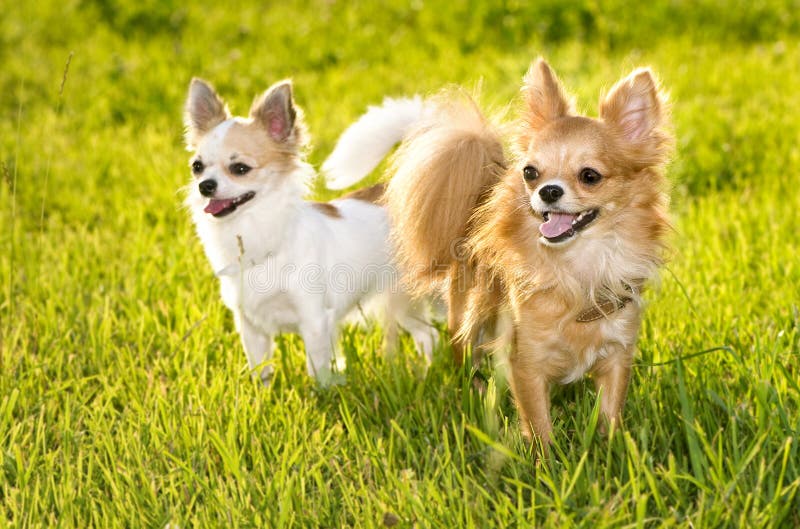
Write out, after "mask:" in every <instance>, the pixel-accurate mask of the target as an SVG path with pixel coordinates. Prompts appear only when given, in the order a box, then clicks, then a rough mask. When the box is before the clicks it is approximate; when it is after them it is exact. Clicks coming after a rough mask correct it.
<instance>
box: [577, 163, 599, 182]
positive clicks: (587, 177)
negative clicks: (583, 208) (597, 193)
mask: <svg viewBox="0 0 800 529" xmlns="http://www.w3.org/2000/svg"><path fill="white" fill-rule="evenodd" d="M578 179H579V180H580V181H581V182H583V183H584V184H588V185H590V186H593V185H595V184H597V183H599V182H600V180H602V179H603V175H601V174H600V173H598V172H597V171H595V170H594V169H592V168H591V167H584V168H583V169H581V172H580V174H578Z"/></svg>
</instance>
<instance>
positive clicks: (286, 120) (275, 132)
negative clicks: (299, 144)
mask: <svg viewBox="0 0 800 529" xmlns="http://www.w3.org/2000/svg"><path fill="white" fill-rule="evenodd" d="M250 117H252V118H253V119H254V120H256V121H258V122H260V123H261V125H262V126H263V127H264V130H266V131H267V133H268V134H269V136H270V137H271V138H272V139H273V140H275V141H277V142H285V141H287V140H289V139H290V138H291V137H292V136H293V134H292V133H293V132H294V131H295V124H296V120H297V109H296V108H295V106H294V102H293V101H292V82H291V81H288V80H286V81H280V82H277V83H275V84H274V85H272V86H271V87H270V88H269V89H268V90H267V91H266V92H264V93H263V94H262V95H261V96H260V97H258V98H256V100H255V101H253V106H252V107H251V108H250Z"/></svg>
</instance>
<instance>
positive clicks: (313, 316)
mask: <svg viewBox="0 0 800 529" xmlns="http://www.w3.org/2000/svg"><path fill="white" fill-rule="evenodd" d="M403 105H404V106H403ZM419 105H420V102H419V101H417V102H415V101H413V100H407V101H405V100H404V101H402V102H398V103H397V104H396V105H395V106H394V107H393V106H391V105H390V104H389V103H387V108H390V109H391V111H392V113H393V115H395V116H396V115H397V113H398V112H397V111H398V108H399V107H401V106H402V107H403V109H404V110H403V111H404V112H405V114H406V115H407V117H406V118H403V117H402V116H401V119H400V120H399V121H398V120H397V119H396V120H395V127H394V129H393V130H391V131H389V130H388V129H387V130H384V134H386V135H387V136H386V141H389V142H390V143H393V142H397V141H399V139H400V138H401V137H402V135H403V132H404V127H405V126H406V124H407V122H409V121H411V120H413V119H416V117H417V114H418V111H419ZM184 120H185V126H186V145H187V148H188V150H190V151H192V152H193V154H192V156H191V159H190V162H189V166H190V169H191V172H192V175H193V176H192V181H191V183H190V184H189V186H188V195H187V198H186V202H185V203H186V206H187V207H188V209H189V211H190V213H191V217H192V219H193V221H194V224H195V227H196V231H197V235H198V236H199V238H200V240H201V241H202V244H203V247H204V249H205V253H206V256H207V257H208V260H209V262H210V263H211V266H212V268H213V271H214V272H215V274H216V276H217V277H218V278H219V282H220V287H221V294H222V300H223V302H224V303H225V305H226V306H227V307H228V308H229V309H230V310H231V311H232V313H233V319H234V323H235V325H236V329H237V330H238V332H239V334H240V336H241V341H242V345H243V346H244V350H245V352H246V354H247V360H248V363H249V366H250V369H251V370H252V372H253V374H254V376H259V377H260V378H261V380H262V381H264V383H265V384H266V383H268V381H269V380H270V377H271V375H272V372H273V367H272V365H271V364H270V363H269V360H270V358H271V355H272V350H273V338H274V336H275V334H276V333H280V332H294V333H299V334H300V335H301V336H302V338H303V341H304V344H305V349H306V367H307V371H308V373H309V375H312V376H316V377H317V378H318V379H320V380H324V379H325V378H326V377H328V376H329V374H330V371H331V361H332V359H333V356H334V354H333V353H334V345H335V344H336V341H337V328H338V324H339V322H341V321H342V319H343V318H345V317H346V316H347V315H348V314H349V313H351V312H353V311H354V310H355V309H362V308H363V307H364V306H365V303H367V302H369V301H370V300H373V301H372V304H373V305H375V304H377V305H378V306H379V307H380V310H381V311H382V312H383V315H384V316H385V318H386V319H387V326H388V329H387V336H388V338H387V341H391V340H392V339H393V337H394V336H396V334H397V331H398V326H399V327H401V328H403V329H405V330H407V331H409V332H410V334H411V335H412V337H413V338H414V340H415V342H416V343H417V345H418V346H419V348H420V350H421V351H422V352H423V353H425V354H426V355H427V356H428V357H429V358H430V355H431V353H432V350H433V348H434V346H435V343H436V338H437V331H436V329H435V328H434V327H433V326H432V324H431V321H430V316H429V314H428V312H427V309H426V307H425V305H424V304H420V303H418V302H412V300H411V298H410V297H409V295H408V293H407V292H405V291H403V290H402V289H398V288H397V283H398V281H397V276H396V268H395V266H394V264H393V248H392V247H391V244H390V242H389V233H390V225H389V219H388V215H387V211H386V210H385V208H383V207H382V206H380V205H378V204H377V200H378V198H379V197H380V196H381V195H382V193H383V186H382V185H377V186H373V187H371V188H366V189H361V190H358V191H355V192H353V193H350V194H348V195H345V196H343V197H341V198H340V199H338V200H333V201H331V202H313V201H306V200H304V198H303V196H304V194H305V193H306V184H307V183H308V182H310V181H311V180H312V179H313V178H315V176H316V174H315V171H314V169H313V168H312V167H311V166H310V165H309V164H308V163H306V162H305V161H304V149H305V146H306V142H307V133H306V128H305V126H304V124H303V114H302V111H301V110H300V108H298V107H297V106H296V105H295V103H294V101H293V96H292V84H291V82H290V81H281V82H278V83H276V84H274V85H273V86H271V87H270V88H269V89H268V90H267V91H266V92H264V93H263V94H262V95H261V96H260V97H258V98H256V100H255V101H254V103H253V105H252V107H251V109H250V114H249V117H247V118H242V117H232V116H231V114H230V112H229V111H228V108H227V106H226V105H225V103H224V102H223V101H222V99H221V98H220V97H219V96H218V95H217V93H216V92H215V91H214V89H213V87H212V86H211V85H210V84H208V83H207V82H205V81H203V80H200V79H193V80H192V81H191V84H190V86H189V93H188V97H187V100H186V105H185V113H184ZM367 304H368V303H367Z"/></svg>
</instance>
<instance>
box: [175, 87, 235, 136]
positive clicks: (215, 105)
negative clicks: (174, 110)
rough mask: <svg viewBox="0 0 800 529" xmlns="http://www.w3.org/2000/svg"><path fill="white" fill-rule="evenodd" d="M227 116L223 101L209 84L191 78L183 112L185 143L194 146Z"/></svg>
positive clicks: (228, 114)
mask: <svg viewBox="0 0 800 529" xmlns="http://www.w3.org/2000/svg"><path fill="white" fill-rule="evenodd" d="M229 117H230V113H229V112H228V109H227V107H226V106H225V103H224V102H223V101H222V99H220V97H219V96H218V95H217V93H216V92H215V91H214V89H213V88H212V87H211V85H210V84H208V83H206V82H205V81H203V80H202V79H198V78H197V77H195V78H194V79H192V82H191V83H190V84H189V96H188V97H187V98H186V106H185V108H184V114H183V121H184V124H185V125H186V144H187V145H188V146H190V147H194V146H195V145H197V142H198V141H199V140H200V138H201V137H203V136H204V135H206V134H208V133H209V132H210V131H211V129H213V128H214V127H216V126H217V125H219V124H220V123H222V122H223V121H225V120H226V119H228V118H229Z"/></svg>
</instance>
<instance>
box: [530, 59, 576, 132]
mask: <svg viewBox="0 0 800 529" xmlns="http://www.w3.org/2000/svg"><path fill="white" fill-rule="evenodd" d="M522 92H523V94H524V96H525V105H526V107H525V111H524V114H525V116H524V117H525V121H526V123H527V124H528V126H529V127H530V128H531V129H532V130H539V129H541V128H542V127H544V126H545V125H547V124H548V123H550V122H551V121H554V120H556V119H558V118H563V117H565V116H568V115H569V114H571V113H572V102H571V100H570V98H569V97H568V96H567V94H566V92H565V91H564V88H563V87H562V86H561V83H560V82H559V80H558V77H556V74H555V72H553V70H552V69H551V68H550V65H549V64H547V61H545V60H544V59H542V58H541V57H540V58H538V59H537V60H536V61H534V63H533V64H532V65H531V67H530V68H529V69H528V73H526V74H525V78H524V79H523V86H522Z"/></svg>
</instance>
